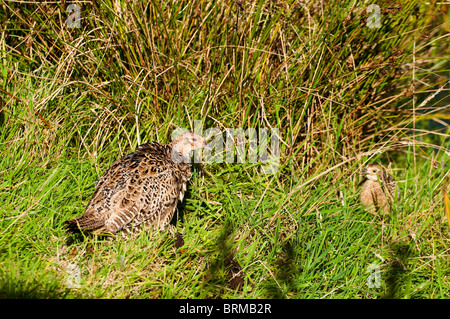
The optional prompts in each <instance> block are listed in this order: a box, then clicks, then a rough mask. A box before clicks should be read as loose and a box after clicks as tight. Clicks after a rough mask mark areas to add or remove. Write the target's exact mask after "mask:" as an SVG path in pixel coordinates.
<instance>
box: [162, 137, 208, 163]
mask: <svg viewBox="0 0 450 319" xmlns="http://www.w3.org/2000/svg"><path fill="white" fill-rule="evenodd" d="M170 144H171V145H172V150H173V153H172V159H173V160H174V161H175V162H180V156H181V161H182V162H185V163H186V162H189V160H190V158H191V152H192V151H194V150H196V149H201V148H207V149H211V147H210V146H209V145H208V144H207V143H206V140H205V139H204V138H203V136H202V135H200V134H198V133H194V132H187V133H184V134H181V135H180V136H178V137H177V138H176V139H175V140H174V141H172V143H170Z"/></svg>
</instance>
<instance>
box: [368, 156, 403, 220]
mask: <svg viewBox="0 0 450 319" xmlns="http://www.w3.org/2000/svg"><path fill="white" fill-rule="evenodd" d="M362 174H364V175H365V176H366V181H365V182H364V183H363V185H362V189H361V195H360V198H361V203H362V204H363V205H364V206H370V212H371V213H372V214H374V213H375V211H376V209H378V208H380V209H381V210H383V211H385V212H387V211H389V203H393V201H394V198H395V196H397V200H400V193H399V190H398V185H397V182H396V181H395V179H394V178H393V177H392V176H391V175H389V174H387V173H386V172H385V171H383V170H382V169H381V167H380V165H378V164H369V165H367V167H366V168H365V169H364V170H363V171H362Z"/></svg>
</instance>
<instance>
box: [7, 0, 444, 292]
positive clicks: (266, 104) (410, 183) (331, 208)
mask: <svg viewBox="0 0 450 319" xmlns="http://www.w3.org/2000/svg"><path fill="white" fill-rule="evenodd" d="M378 4H379V6H380V10H381V11H380V14H381V21H382V23H381V25H380V27H379V28H370V27H369V26H368V21H367V18H368V17H369V16H370V13H367V12H366V9H367V7H366V5H363V4H359V6H357V5H356V4H355V3H354V2H353V1H334V0H330V1H321V2H319V1H317V2H315V1H312V2H311V3H303V2H300V1H259V2H258V1H251V2H250V1H249V2H242V3H241V2H235V1H224V2H214V1H172V2H165V3H162V2H161V3H159V2H151V3H147V2H146V1H122V0H118V1H101V2H100V3H99V4H94V3H89V2H83V3H80V7H79V8H80V12H79V14H80V15H79V16H80V18H81V20H80V28H71V27H70V25H71V23H72V22H74V20H70V19H69V22H68V21H67V19H68V17H69V15H70V14H74V13H76V12H72V13H69V12H67V10H68V4H41V3H38V2H36V3H27V4H20V3H17V2H12V1H4V2H2V4H0V6H1V11H0V21H2V22H1V28H2V29H1V38H0V50H1V51H0V52H1V54H0V69H1V77H0V92H1V94H0V96H1V97H2V101H1V105H0V152H1V154H2V156H1V158H0V202H1V203H2V205H1V207H0V234H1V236H0V296H1V297H9V298H11V297H12V298H14V297H30V298H98V297H101V298H173V297H175V298H448V297H450V289H449V281H450V277H449V275H450V270H449V269H450V268H449V266H450V265H449V258H448V256H449V254H450V250H449V248H450V247H449V221H448V219H447V217H446V212H445V209H444V202H443V191H447V192H449V188H448V182H449V179H448V168H449V166H448V165H449V156H450V144H449V142H448V141H449V139H448V137H449V135H450V129H449V125H448V123H449V121H448V119H449V108H448V105H449V99H448V89H449V84H448V81H449V51H448V35H449V31H450V29H449V28H450V27H449V24H448V6H447V7H446V6H443V5H442V6H439V5H432V4H421V3H420V2H419V1H397V2H395V3H392V2H390V1H379V3H378ZM72 17H73V16H72ZM196 120H199V121H201V122H202V123H203V129H204V130H205V129H207V128H211V127H217V128H218V129H219V130H221V131H222V132H224V133H225V130H224V129H225V128H238V127H242V128H244V129H245V128H249V127H251V128H266V129H270V128H277V129H279V132H280V138H281V142H280V163H279V169H278V170H277V172H275V173H274V174H261V167H260V164H254V163H249V162H248V161H246V162H244V163H226V162H223V163H213V164H205V165H196V166H195V167H194V171H193V177H192V180H191V182H190V184H189V188H188V193H187V194H186V196H185V198H186V199H185V201H184V202H183V203H182V204H180V205H179V209H178V214H177V217H176V220H174V222H173V223H174V224H176V227H177V229H178V231H179V232H180V233H181V234H182V237H183V240H184V243H180V242H179V241H178V242H177V238H176V237H174V236H173V235H171V234H170V233H158V232H156V231H154V232H149V233H146V234H143V235H142V236H140V237H139V238H138V239H137V240H135V241H132V242H125V241H121V240H119V241H117V242H113V243H111V242H105V241H102V240H99V239H96V238H91V237H88V238H86V239H83V238H79V237H75V238H74V237H70V236H67V235H66V234H65V232H64V229H63V227H62V223H63V221H64V220H67V219H69V218H73V217H74V216H77V215H79V214H81V213H82V212H83V211H84V208H85V206H86V204H87V202H88V200H89V199H90V196H92V193H93V191H94V187H95V183H96V181H97V180H98V178H99V177H100V176H101V174H102V173H103V172H104V171H105V170H106V169H107V168H108V166H109V165H110V164H111V163H112V162H113V161H114V160H116V159H117V158H118V157H120V156H122V155H124V154H126V153H128V152H130V151H133V150H134V149H135V148H136V146H137V145H139V144H141V143H144V142H147V141H154V140H156V141H159V142H162V143H166V142H169V141H170V135H171V133H172V131H173V130H174V129H175V128H176V127H183V128H187V129H193V124H194V121H196ZM430 123H433V125H430ZM367 162H380V163H382V164H384V165H385V166H386V167H387V166H390V168H391V171H392V174H393V175H394V176H395V177H396V179H397V180H398V181H399V186H400V191H401V195H402V198H403V200H402V202H401V203H400V204H399V205H396V206H395V207H394V209H393V212H391V214H388V215H386V216H374V215H371V214H369V213H368V212H367V211H366V210H364V208H363V207H361V205H360V203H359V200H358V196H359V194H358V190H359V187H358V185H359V183H360V182H361V176H360V175H359V172H360V171H361V169H362V168H363V167H364V165H365V164H366V163H367ZM371 265H375V266H371ZM74 267H78V269H79V271H80V281H79V285H78V286H77V287H76V288H74V287H73V285H72V284H73V282H72V281H71V278H72V277H71V276H70V274H71V269H73V268H74ZM371 267H378V268H376V269H380V272H381V273H380V281H379V282H377V283H376V285H375V286H373V285H368V284H367V280H368V278H369V276H370V275H371V274H373V273H374V272H373V271H371V270H370V269H372V268H371ZM371 278H373V277H371ZM75 283H76V284H78V282H75Z"/></svg>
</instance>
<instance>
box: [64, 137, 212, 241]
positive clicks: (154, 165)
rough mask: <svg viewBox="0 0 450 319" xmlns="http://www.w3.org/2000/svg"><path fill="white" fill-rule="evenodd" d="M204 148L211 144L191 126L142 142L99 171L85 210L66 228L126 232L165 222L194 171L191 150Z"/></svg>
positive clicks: (100, 232)
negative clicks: (165, 138) (171, 136)
mask: <svg viewBox="0 0 450 319" xmlns="http://www.w3.org/2000/svg"><path fill="white" fill-rule="evenodd" d="M199 148H209V146H208V145H207V144H206V142H205V139H204V138H203V136H201V135H200V134H197V133H192V132H188V133H185V134H182V135H180V136H179V137H178V138H177V139H175V140H174V141H172V142H171V143H170V144H166V145H162V144H159V143H157V142H152V143H147V144H143V145H140V146H139V147H138V148H137V149H136V151H134V152H133V153H130V154H128V155H125V156H124V157H122V158H120V159H118V160H117V161H116V162H114V163H113V164H112V165H111V166H110V167H109V168H108V169H107V170H106V172H105V173H104V174H103V175H102V176H101V177H100V180H99V181H98V183H97V186H96V189H95V191H94V195H93V196H92V198H91V200H90V201H89V203H88V205H87V207H86V210H85V212H84V214H83V215H81V216H79V217H76V218H74V219H71V220H68V221H66V222H65V224H66V228H67V231H68V232H77V231H80V230H83V231H88V232H91V233H97V234H117V233H121V234H122V235H123V236H124V237H126V235H128V234H130V233H133V234H137V233H139V232H141V230H142V228H144V227H150V226H157V227H159V228H161V229H164V228H166V227H167V225H168V224H169V222H170V220H171V219H172V217H173V215H174V212H175V209H176V205H177V202H178V200H180V201H182V200H183V196H184V192H185V191H186V182H187V181H188V180H189V178H190V177H191V171H190V164H189V163H190V158H191V152H192V151H193V150H195V149H199Z"/></svg>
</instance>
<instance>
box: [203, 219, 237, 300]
mask: <svg viewBox="0 0 450 319" xmlns="http://www.w3.org/2000/svg"><path fill="white" fill-rule="evenodd" d="M234 234H235V226H234V225H233V224H232V223H231V222H230V221H229V220H226V221H225V223H224V225H223V227H222V230H221V232H220V234H219V236H218V238H217V241H216V245H215V246H216V247H217V249H216V250H215V251H213V252H212V258H211V261H210V263H209V265H208V269H207V274H206V280H205V282H204V285H205V288H207V289H209V290H210V291H211V297H212V298H220V297H221V295H222V294H224V293H225V290H226V289H231V290H238V289H240V288H241V287H242V286H243V285H244V273H243V271H242V268H241V266H240V265H239V263H238V262H237V261H236V259H235V255H234V252H233V243H234Z"/></svg>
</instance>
